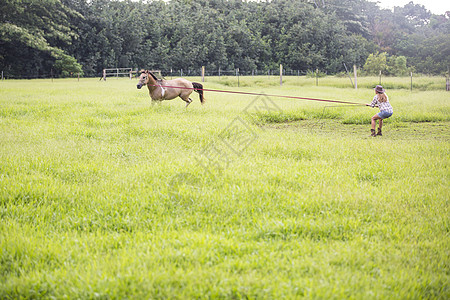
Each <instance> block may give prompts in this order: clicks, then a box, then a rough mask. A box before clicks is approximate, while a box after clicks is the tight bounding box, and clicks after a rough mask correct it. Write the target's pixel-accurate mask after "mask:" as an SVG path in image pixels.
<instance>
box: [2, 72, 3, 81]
mask: <svg viewBox="0 0 450 300" xmlns="http://www.w3.org/2000/svg"><path fill="white" fill-rule="evenodd" d="M2 81H3V71H2Z"/></svg>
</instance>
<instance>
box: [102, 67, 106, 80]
mask: <svg viewBox="0 0 450 300" xmlns="http://www.w3.org/2000/svg"><path fill="white" fill-rule="evenodd" d="M103 81H106V69H103Z"/></svg>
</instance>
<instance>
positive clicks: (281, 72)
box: [280, 64, 283, 86]
mask: <svg viewBox="0 0 450 300" xmlns="http://www.w3.org/2000/svg"><path fill="white" fill-rule="evenodd" d="M280 86H283V65H282V64H280Z"/></svg>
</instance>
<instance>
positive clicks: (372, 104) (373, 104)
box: [366, 96, 378, 108]
mask: <svg viewBox="0 0 450 300" xmlns="http://www.w3.org/2000/svg"><path fill="white" fill-rule="evenodd" d="M377 104H378V97H377V96H375V97H373V100H372V103H370V104H366V106H370V107H372V108H374V107H375V106H376V105H377Z"/></svg>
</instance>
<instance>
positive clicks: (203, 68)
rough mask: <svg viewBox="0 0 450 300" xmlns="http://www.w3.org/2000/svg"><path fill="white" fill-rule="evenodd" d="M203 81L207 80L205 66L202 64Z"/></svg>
mask: <svg viewBox="0 0 450 300" xmlns="http://www.w3.org/2000/svg"><path fill="white" fill-rule="evenodd" d="M202 82H205V66H202Z"/></svg>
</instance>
